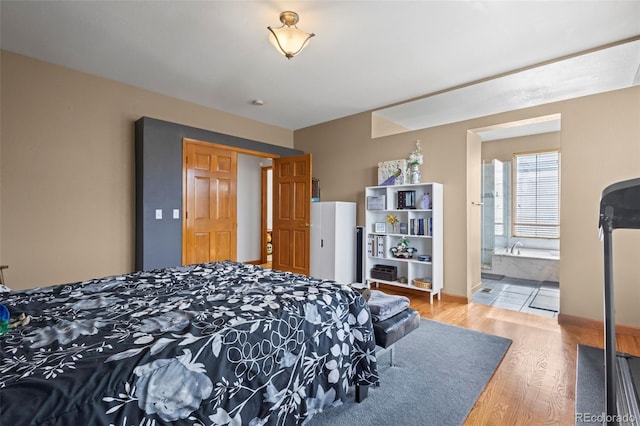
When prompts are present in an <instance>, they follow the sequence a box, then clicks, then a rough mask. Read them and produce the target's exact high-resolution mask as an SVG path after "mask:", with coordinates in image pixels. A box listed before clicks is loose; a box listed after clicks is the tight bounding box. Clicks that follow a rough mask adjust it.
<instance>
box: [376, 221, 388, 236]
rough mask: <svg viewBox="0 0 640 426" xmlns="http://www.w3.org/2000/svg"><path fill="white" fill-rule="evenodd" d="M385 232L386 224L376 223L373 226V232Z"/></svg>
mask: <svg viewBox="0 0 640 426" xmlns="http://www.w3.org/2000/svg"><path fill="white" fill-rule="evenodd" d="M386 230H387V224H386V223H385V222H376V223H375V224H374V229H373V232H377V233H384V232H385V231H386Z"/></svg>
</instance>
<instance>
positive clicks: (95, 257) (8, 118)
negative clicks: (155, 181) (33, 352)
mask: <svg viewBox="0 0 640 426" xmlns="http://www.w3.org/2000/svg"><path fill="white" fill-rule="evenodd" d="M0 63H1V65H2V70H1V90H2V92H1V102H0V108H1V111H2V117H1V123H0V126H1V127H0V153H1V154H0V159H1V162H0V178H1V179H0V191H1V192H0V195H1V196H0V217H1V218H2V221H1V222H0V250H1V251H0V254H1V256H2V258H0V262H1V263H2V264H8V265H9V269H8V270H7V271H5V275H6V278H7V281H8V283H9V285H10V286H11V287H12V288H16V289H21V288H31V287H35V286H42V285H48V284H57V283H65V282H71V281H76V280H82V279H88V278H94V277H99V276H104V275H110V274H119V273H124V272H129V271H132V270H133V268H134V219H135V211H134V203H135V193H134V182H135V181H134V172H135V170H134V122H135V120H137V119H139V118H140V117H142V116H149V117H153V118H157V119H161V120H167V121H172V122H175V123H180V124H185V125H189V126H193V127H198V128H202V129H206V130H211V131H216V132H220V133H226V134H230V135H234V136H239V137H244V138H248V139H253V140H257V141H261V142H266V143H271V144H274V145H280V146H285V147H289V148H291V147H293V133H292V132H291V131H290V130H287V129H282V128H279V127H274V126H269V125H266V124H263V123H258V122H256V121H253V120H248V119H244V118H241V117H238V116H235V115H232V114H227V113H224V112H221V111H217V110H213V109H209V108H205V107H202V106H199V105H196V104H192V103H188V102H184V101H180V100H177V99H174V98H170V97H166V96H162V95H158V94H155V93H152V92H149V91H145V90H141V89H137V88H134V87H132V86H127V85H123V84H120V83H116V82H113V81H110V80H105V79H102V78H99V77H95V76H91V75H88V74H83V73H80V72H76V71H72V70H70V69H67V68H62V67H58V66H55V65H51V64H47V63H44V62H40V61H36V60H33V59H30V58H27V57H24V56H20V55H16V54H13V53H9V52H6V51H2V57H1V62H0Z"/></svg>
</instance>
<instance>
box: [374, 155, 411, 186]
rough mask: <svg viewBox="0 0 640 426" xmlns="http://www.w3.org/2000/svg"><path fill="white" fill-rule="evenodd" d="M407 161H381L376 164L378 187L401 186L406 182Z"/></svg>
mask: <svg viewBox="0 0 640 426" xmlns="http://www.w3.org/2000/svg"><path fill="white" fill-rule="evenodd" d="M406 174H407V160H405V159H403V160H391V161H381V162H379V163H378V185H381V186H388V185H403V184H404V183H405V182H406Z"/></svg>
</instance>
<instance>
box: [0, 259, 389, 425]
mask: <svg viewBox="0 0 640 426" xmlns="http://www.w3.org/2000/svg"><path fill="white" fill-rule="evenodd" d="M0 302H2V303H4V304H6V305H8V306H10V307H14V308H16V309H18V310H20V311H22V312H25V313H26V314H28V315H30V316H31V318H32V319H31V323H30V324H29V325H27V326H24V327H19V328H16V329H12V330H11V331H10V332H9V333H7V334H6V335H4V336H2V337H1V338H0V401H2V404H0V423H2V424H3V425H4V424H7V425H20V424H59V425H72V424H86V425H89V424H105V425H106V424H114V425H123V424H127V425H130V424H135V425H141V424H144V425H151V424H166V423H172V422H175V423H172V424H185V425H186V424H189V425H192V424H204V425H212V424H216V425H218V424H222V425H226V424H238V425H239V424H255V425H264V424H273V425H275V424H278V425H284V424H287V425H289V424H299V423H302V422H303V421H304V420H305V419H307V418H310V417H312V416H313V415H314V414H316V413H318V412H320V411H322V410H323V409H327V408H329V407H331V406H333V405H336V404H339V403H340V401H341V400H345V399H346V393H347V389H348V387H349V386H350V385H353V384H359V385H363V386H366V385H375V384H377V383H378V374H377V366H376V361H375V339H374V333H373V329H372V323H371V315H370V312H369V309H368V307H367V304H366V302H365V300H364V298H363V297H361V296H360V295H359V294H358V293H357V292H356V291H354V290H352V289H351V288H349V287H348V286H346V285H340V284H336V283H334V282H330V281H322V280H319V279H314V278H310V277H307V276H303V275H296V274H291V273H285V272H279V271H271V270H266V269H263V268H260V267H257V266H253V265H244V264H240V263H235V262H218V263H211V264H201V265H193V266H187V267H176V268H168V269H162V270H155V271H148V272H136V273H131V274H126V275H122V276H114V277H107V278H102V279H95V280H90V281H85V282H81V283H75V284H67V285H60V286H54V287H47V288H41V289H34V290H27V291H14V292H11V293H7V294H1V295H0Z"/></svg>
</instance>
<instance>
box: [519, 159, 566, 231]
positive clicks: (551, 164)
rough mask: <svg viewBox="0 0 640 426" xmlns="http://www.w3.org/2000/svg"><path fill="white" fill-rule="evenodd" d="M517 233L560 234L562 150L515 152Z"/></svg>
mask: <svg viewBox="0 0 640 426" xmlns="http://www.w3.org/2000/svg"><path fill="white" fill-rule="evenodd" d="M513 164H514V173H513V176H514V183H515V184H514V188H513V206H514V208H513V211H514V221H513V235H514V236H515V237H532V238H559V237H560V152H559V151H547V152H536V153H530V154H516V155H514V161H513Z"/></svg>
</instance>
